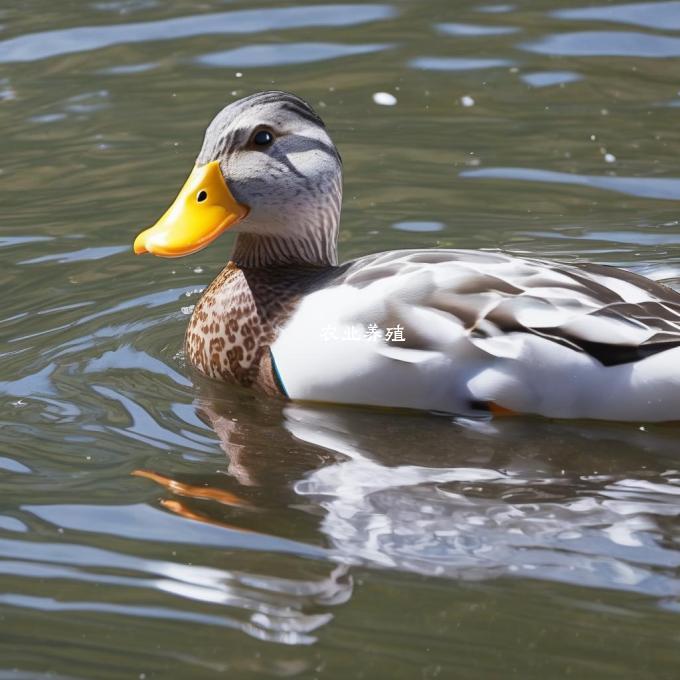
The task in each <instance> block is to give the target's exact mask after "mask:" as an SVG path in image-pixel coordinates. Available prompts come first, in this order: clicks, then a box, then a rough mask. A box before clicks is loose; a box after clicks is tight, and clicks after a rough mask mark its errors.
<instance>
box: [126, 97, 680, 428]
mask: <svg viewBox="0 0 680 680" xmlns="http://www.w3.org/2000/svg"><path fill="white" fill-rule="evenodd" d="M341 204H342V159H341V157H340V154H339V152H338V150H337V148H336V146H335V144H334V143H333V141H332V139H331V137H330V135H329V133H328V130H327V128H326V126H325V124H324V122H323V121H322V119H321V118H320V117H319V115H318V113H317V112H316V111H315V110H314V109H313V108H312V106H311V105H310V104H309V103H307V102H306V101H305V100H303V99H302V98H300V97H298V96H296V95H294V94H291V93H288V92H283V91H267V92H258V93H255V94H252V95H250V96H246V97H245V98H242V99H239V100H236V101H233V102H231V103H229V104H228V105H227V106H225V107H224V108H223V109H222V110H221V111H220V112H219V113H218V114H217V115H216V116H215V118H214V119H213V120H212V122H211V123H210V124H209V126H208V128H207V130H206V133H205V137H204V140H203V144H202V146H201V149H200V152H199V154H198V157H197V159H196V163H195V166H194V168H193V170H192V171H191V173H190V175H189V177H188V179H187V180H186V182H185V184H184V186H183V187H182V188H181V190H180V191H179V194H178V195H177V197H176V198H175V200H174V202H173V203H172V204H171V206H170V207H169V208H168V210H167V211H166V212H165V213H164V214H163V215H162V216H161V218H160V219H159V220H158V221H157V222H156V223H155V224H154V225H153V226H151V227H149V228H147V229H145V230H143V231H142V232H141V233H140V234H139V235H138V236H137V237H136V239H135V240H134V246H133V249H134V252H135V253H136V254H142V253H151V254H153V255H157V256H161V257H168V258H173V257H181V256H185V255H189V254H191V253H195V252H197V251H199V250H201V249H202V248H205V247H206V246H208V245H209V244H211V243H212V242H213V241H215V240H216V239H217V238H218V237H219V236H220V235H222V234H223V233H224V232H227V231H228V232H233V233H234V234H235V237H236V238H235V241H234V244H233V249H232V253H231V257H230V258H229V260H228V262H227V264H226V266H225V267H224V269H223V270H222V271H221V272H220V274H219V275H218V276H217V277H216V278H215V280H214V281H213V282H212V283H211V284H210V285H209V286H208V287H207V288H206V289H205V291H204V292H203V294H202V296H201V297H200V299H199V300H198V302H197V303H196V305H195V308H194V310H193V313H192V316H191V319H190V322H189V325H188V328H187V332H186V336H185V353H186V357H187V359H188V360H189V362H190V363H191V364H192V365H193V366H194V367H195V369H197V370H198V372H199V373H200V374H202V375H204V376H207V377H208V378H211V379H214V380H216V381H220V382H225V381H226V382H231V383H238V384H240V385H242V386H245V387H248V388H252V389H254V390H257V391H259V392H262V393H264V394H266V395H268V396H271V397H279V398H283V399H287V400H291V401H294V402H319V403H327V404H337V405H342V404H344V405H353V406H360V407H382V408H394V409H408V410H418V411H430V412H434V413H442V414H452V415H454V416H457V417H470V418H474V417H493V416H499V415H534V416H543V417H547V418H571V419H598V420H614V421H636V422H637V421H640V422H660V421H673V420H678V419H679V418H680V293H678V292H676V291H674V290H673V289H672V288H670V287H667V286H665V285H663V284H661V283H658V282H655V281H653V280H651V279H648V278H646V277H644V276H642V275H638V274H635V273H632V272H630V271H627V270H624V269H620V268H616V267H611V266H606V265H602V264H594V263H562V262H554V261H548V260H544V259H540V258H533V257H523V256H521V257H520V256H515V255H512V254H509V253H505V252H502V251H501V250H498V251H495V250H488V251H487V250H485V251H476V250H462V249H449V248H436V249H409V250H395V251H389V252H380V253H373V254H368V255H365V256H363V257H359V258H357V259H355V260H352V261H349V262H345V263H339V262H338V247H337V241H338V230H339V226H340V212H341Z"/></svg>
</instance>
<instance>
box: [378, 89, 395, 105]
mask: <svg viewBox="0 0 680 680" xmlns="http://www.w3.org/2000/svg"><path fill="white" fill-rule="evenodd" d="M373 101H374V102H375V103H376V104H379V105H380V106H394V105H395V104H396V103H397V98H396V97H395V96H394V95H393V94H390V93H389V92H376V93H374V95H373Z"/></svg>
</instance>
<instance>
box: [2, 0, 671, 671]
mask: <svg viewBox="0 0 680 680" xmlns="http://www.w3.org/2000/svg"><path fill="white" fill-rule="evenodd" d="M581 1H582V0H581ZM594 1H595V2H597V0H594ZM679 57H680V2H675V1H670V2H656V3H654V2H650V3H636V4H626V5H621V4H619V5H617V4H616V3H613V2H610V3H607V4H602V3H601V4H600V5H584V6H583V7H581V6H578V3H574V2H567V0H526V1H519V2H516V3H510V4H505V3H504V4H492V3H488V2H486V3H485V2H484V1H483V0H481V1H480V2H477V3H476V2H474V0H471V1H470V2H451V1H450V0H449V1H444V0H439V1H437V0H429V1H427V2H426V1H423V0H394V1H393V2H391V3H357V4H342V3H336V4H322V3H319V2H318V0H317V2H316V3H314V2H309V3H307V2H295V3H292V2H288V1H285V0H281V1H278V2H277V1H274V0H270V1H268V0H258V1H257V2H246V0H233V1H228V0H223V1H222V0H204V1H202V2H200V3H199V2H186V1H184V0H182V1H180V0H175V1H173V2H160V1H159V0H91V1H89V2H88V1H86V0H64V1H63V2H59V3H54V2H48V1H47V0H26V1H25V2H18V1H14V2H11V1H9V2H5V3H3V4H2V6H0V148H1V149H2V153H0V206H2V211H1V212H0V265H1V266H0V282H1V283H2V292H3V295H2V304H1V307H0V317H1V321H0V355H1V356H2V363H1V364H0V624H1V627H2V635H1V636H0V677H2V678H17V679H18V678H22V679H23V678H34V677H43V675H42V674H48V673H49V677H52V678H58V679H62V678H79V679H80V678H140V679H143V678H202V677H215V676H220V675H224V676H225V677H231V678H268V677H285V678H395V679H397V678H404V679H406V678H408V679H411V678H437V677H440V678H453V677H455V678H458V677H460V678H480V679H487V678H506V677H520V678H536V679H539V678H540V679H544V678H558V677H579V678H622V677H630V678H675V677H677V675H678V668H679V667H680V545H679V542H680V519H679V515H680V447H679V446H678V444H679V442H680V437H679V435H680V428H679V427H677V426H672V425H663V426H661V425H656V426H645V425H642V424H638V423H633V424H626V425H620V424H611V423H588V422H557V421H548V420H541V419H530V418H526V419H525V418H505V419H503V418H500V419H497V420H494V421H491V422H467V421H455V420H452V419H451V418H445V417H437V416H430V415H407V414H399V415H396V414H391V413H383V412H367V411H362V410H360V409H347V408H344V409H332V408H311V407H303V406H299V405H291V404H288V405H286V404H282V403H278V402H275V401H269V400H266V399H263V398H260V397H257V396H254V395H252V394H250V393H248V392H245V391H242V390H240V389H235V388H227V389H225V390H223V391H220V392H219V393H216V392H215V390H214V389H213V388H212V387H211V386H209V385H205V384H204V383H201V382H199V381H198V380H197V378H196V377H195V376H193V375H192V373H191V370H190V368H189V367H188V366H187V365H186V364H185V361H184V357H183V354H182V338H183V333H184V329H185V326H186V324H187V321H188V314H189V313H190V310H191V306H192V305H193V304H194V303H195V301H196V299H197V296H198V294H199V292H200V290H201V289H202V288H203V287H204V286H205V285H206V284H207V283H209V281H210V280H211V279H212V278H213V277H214V276H215V275H216V274H217V272H218V271H219V270H220V268H221V267H222V265H223V264H224V263H225V261H226V259H227V257H228V253H229V249H230V246H231V240H230V239H231V237H230V236H229V235H225V236H224V237H222V239H221V240H220V241H219V242H217V243H216V244H214V245H213V246H212V247H211V248H209V249H207V250H204V251H202V252H200V253H198V254H196V255H194V256H192V257H190V258H187V259H182V260H174V261H168V260H165V261H162V260H158V259H153V258H150V257H145V258H135V257H134V256H133V255H132V253H131V242H132V239H133V237H134V236H135V234H136V233H137V232H138V231H139V229H140V228H141V227H143V226H146V225H147V224H149V223H151V222H152V221H153V220H154V219H155V218H156V217H157V216H158V215H159V214H160V212H161V211H162V210H164V209H165V207H166V206H167V204H168V202H169V201H170V200H171V198H172V197H173V196H174V194H175V192H176V190H177V188H178V187H179V186H180V184H181V182H182V181H183V179H184V178H185V176H186V175H187V173H188V171H189V169H190V167H191V165H192V163H193V160H194V157H195V155H196V153H197V151H198V148H199V144H200V140H201V137H202V134H203V129H204V127H205V125H206V124H207V122H208V121H209V120H210V118H211V117H212V115H213V114H214V113H215V111H216V110H218V109H219V108H221V107H222V106H223V105H224V104H225V103H226V102H229V101H231V100H233V99H234V98H237V97H239V96H242V95H244V94H248V93H251V92H253V91H256V90H261V89H270V88H272V87H275V88H281V89H287V90H292V91H295V92H297V93H299V94H300V95H302V96H304V97H305V98H307V99H308V100H309V101H310V102H311V103H312V104H313V105H314V106H315V107H316V108H317V109H318V110H319V112H320V113H321V114H322V116H323V117H324V118H325V120H326V123H327V125H328V127H329V129H330V130H331V132H332V134H333V136H334V138H335V140H336V141H337V143H338V145H339V148H340V151H341V153H342V156H343V159H344V162H345V209H344V214H343V231H342V241H341V254H342V256H343V257H344V258H350V257H354V256H358V255H360V254H363V253H368V252H374V251H378V250H382V249H390V248H400V247H412V246H421V247H436V246H461V247H470V248H502V249H504V250H506V251H510V252H516V253H530V254H535V255H540V256H547V257H553V258H557V259H563V260H574V259H578V260H587V261H594V262H603V263H609V264H616V265H619V266H623V267H627V268H630V269H633V270H636V271H638V272H641V273H644V274H646V275H648V276H651V277H653V278H655V279H661V280H666V281H668V282H669V283H670V284H671V285H675V284H676V283H677V281H678V280H679V279H678V277H680V264H679V260H678V255H679V254H680V229H679V228H678V221H677V220H678V200H680V160H679V151H680V122H679V107H680V92H679V90H680V79H679V78H678V74H679V73H680V61H679V59H678V58H679ZM555 389H559V385H555ZM612 398H616V395H612ZM45 677H47V675H45Z"/></svg>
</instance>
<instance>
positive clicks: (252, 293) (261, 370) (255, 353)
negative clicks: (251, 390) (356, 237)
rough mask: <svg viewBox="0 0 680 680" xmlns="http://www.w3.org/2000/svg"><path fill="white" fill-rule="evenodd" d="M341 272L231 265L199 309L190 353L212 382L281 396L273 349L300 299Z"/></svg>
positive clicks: (192, 328)
mask: <svg viewBox="0 0 680 680" xmlns="http://www.w3.org/2000/svg"><path fill="white" fill-rule="evenodd" d="M335 270H336V268H334V267H329V268H316V267H290V266H289V267H268V268H255V267H253V268H239V267H238V266H237V265H235V264H234V263H233V262H229V264H227V266H226V267H225V268H224V269H223V270H222V272H221V273H220V274H219V276H217V278H216V279H215V280H214V281H213V282H212V283H211V284H210V286H209V287H208V288H207V289H206V291H205V292H204V293H203V295H202V296H201V299H200V300H199V301H198V303H197V304H196V307H195V309H194V312H193V314H192V316H191V321H190V322H189V327H188V328H187V334H186V339H185V347H186V353H187V356H188V357H189V360H190V361H191V363H192V364H194V366H196V368H198V370H199V371H201V373H203V374H205V375H207V376H210V377H212V378H218V379H222V380H227V381H235V382H238V383H240V384H241V385H244V386H246V387H256V388H259V389H261V390H262V391H264V392H266V393H268V394H281V393H282V392H281V389H280V387H279V383H278V381H277V379H276V376H275V372H274V370H273V367H272V363H271V355H270V352H269V347H270V345H271V344H272V343H273V342H274V340H276V338H277V336H278V333H279V330H280V329H281V326H282V325H283V324H284V323H285V321H286V320H287V319H288V317H289V316H290V315H291V313H292V312H293V311H294V310H295V307H296V306H297V304H298V301H299V300H300V298H301V297H302V296H303V295H304V294H305V293H308V292H310V291H312V290H314V289H315V288H316V287H318V286H319V285H323V283H325V282H327V281H328V279H329V278H332V277H333V275H334V273H335Z"/></svg>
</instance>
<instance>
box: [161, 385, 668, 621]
mask: <svg viewBox="0 0 680 680" xmlns="http://www.w3.org/2000/svg"><path fill="white" fill-rule="evenodd" d="M244 404H245V406H244ZM199 409H200V411H201V413H202V418H203V419H204V420H205V422H207V423H210V425H211V427H213V429H214V431H215V432H216V433H217V435H218V436H219V438H220V442H221V445H222V447H223V448H224V450H225V452H226V453H227V456H228V458H229V473H230V474H229V475H224V474H222V475H215V476H213V477H211V478H209V479H208V478H202V479H200V480H198V479H193V480H186V479H185V480H182V481H181V482H180V481H179V480H173V481H172V482H171V483H170V482H168V483H165V484H164V485H165V486H166V488H168V489H169V490H170V491H172V492H173V496H175V497H174V498H170V499H169V503H168V502H167V501H166V507H168V508H169V509H170V510H173V511H175V512H178V513H180V514H183V515H184V516H186V517H192V518H194V519H200V520H202V521H208V522H213V523H224V524H226V525H227V526H233V525H234V524H236V525H238V527H239V528H240V529H244V528H247V529H250V530H252V531H257V532H260V533H263V534H269V535H276V536H285V537H287V538H293V539H295V540H296V541H303V542H306V543H308V544H314V543H316V544H318V543H321V544H322V545H325V546H326V547H327V549H328V550H329V556H330V557H331V559H332V560H333V561H334V562H337V563H340V564H343V565H357V564H361V565H365V566H368V567H376V566H377V567H383V568H391V569H398V570H402V571H409V572H416V573H420V574H427V575H435V576H440V577H449V578H456V579H486V578H492V577H498V576H522V577H524V578H531V579H548V580H554V581H560V582H564V583H573V584H578V585H589V586H595V587H604V588H616V589H622V590H628V591H633V592H637V593H641V594H646V595H651V596H653V597H655V598H658V599H659V600H660V601H663V602H664V604H665V605H667V606H671V607H674V606H676V605H675V598H676V597H677V596H678V595H679V594H680V579H679V578H678V576H679V572H678V565H680V550H678V545H677V542H678V540H679V539H680V533H679V532H678V528H677V522H676V521H675V520H676V517H677V515H678V514H680V503H678V500H679V499H680V470H679V468H680V459H679V457H680V451H679V450H678V445H677V442H678V434H680V430H679V429H678V427H677V426H671V425H668V426H662V425H657V426H654V427H653V428H645V427H641V426H639V425H630V424H611V423H583V422H581V423H575V422H573V423H570V422H554V421H547V420H539V419H523V418H498V419H496V420H493V421H456V420H454V419H452V418H451V417H444V416H439V417H437V416H433V415H427V414H395V413H387V412H374V411H367V410H360V409H349V408H325V407H317V406H307V405H297V404H287V405H280V404H274V403H271V402H269V403H266V404H265V403H263V402H262V401H260V400H257V399H256V398H250V397H246V398H244V397H243V395H242V394H240V393H239V394H238V395H236V396H234V397H232V398H225V397H220V398H216V397H215V396H214V395H210V396H208V395H206V394H205V393H204V394H202V395H201V396H200V397H199ZM156 481H161V480H160V479H156ZM178 484H179V485H178ZM173 485H174V486H173ZM176 494H179V496H177V495H176ZM328 583H329V584H330V583H332V584H333V587H332V588H331V590H332V591H333V592H334V593H335V594H334V595H333V597H330V598H329V599H328V600H327V601H326V604H329V605H330V604H335V603H337V602H341V601H345V600H346V599H348V598H349V597H350V596H351V588H352V586H351V581H350V580H349V578H348V575H347V574H346V573H345V572H338V571H335V570H334V571H331V572H330V574H329V577H328ZM291 587H292V586H291ZM299 587H300V588H302V589H304V588H306V587H313V588H320V589H321V590H323V588H322V587H321V585H320V584H316V585H311V584H306V583H305V582H300V584H299ZM324 587H325V586H324ZM322 623H323V622H320V623H319V625H322Z"/></svg>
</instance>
